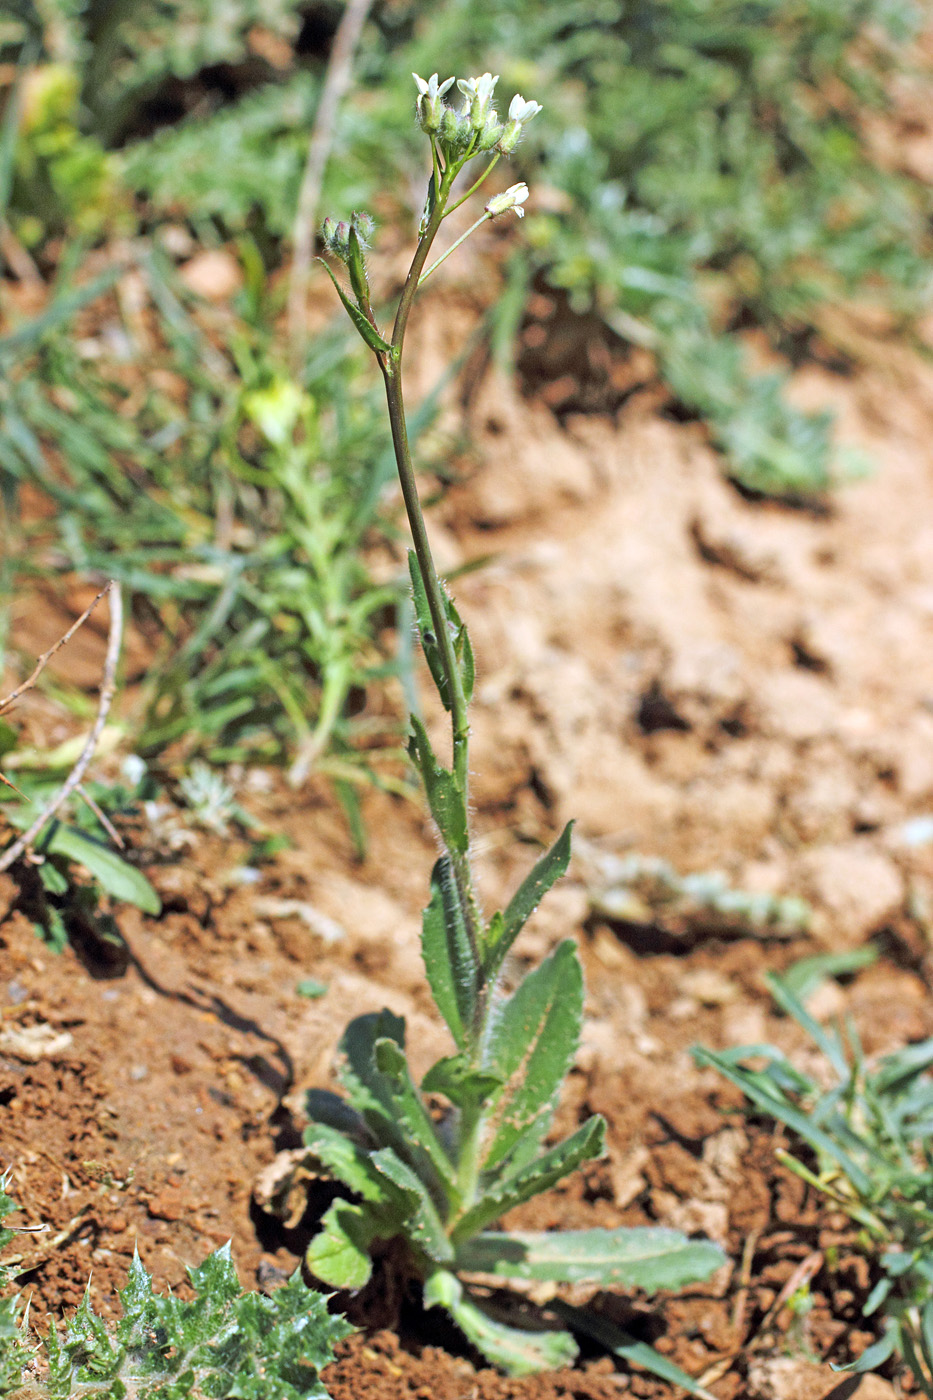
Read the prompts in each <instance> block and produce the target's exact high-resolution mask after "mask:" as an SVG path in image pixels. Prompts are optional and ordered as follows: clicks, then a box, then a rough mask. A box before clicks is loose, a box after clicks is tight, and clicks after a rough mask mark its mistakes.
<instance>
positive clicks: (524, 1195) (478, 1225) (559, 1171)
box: [451, 1114, 606, 1248]
mask: <svg viewBox="0 0 933 1400" xmlns="http://www.w3.org/2000/svg"><path fill="white" fill-rule="evenodd" d="M605 1145H606V1122H605V1119H604V1118H602V1117H600V1116H599V1115H598V1114H596V1115H594V1116H593V1117H592V1118H589V1119H587V1121H586V1122H585V1123H584V1124H583V1126H582V1127H581V1128H578V1129H577V1131H576V1132H575V1133H574V1134H573V1135H572V1136H571V1137H569V1138H565V1139H564V1141H563V1142H561V1143H558V1144H557V1146H556V1147H552V1148H551V1149H550V1151H548V1152H545V1153H543V1154H542V1155H541V1156H540V1157H539V1158H538V1159H537V1161H534V1162H532V1163H531V1165H530V1166H527V1167H523V1168H522V1170H521V1171H519V1172H515V1173H514V1175H512V1176H509V1177H506V1179H505V1180H504V1181H497V1182H496V1183H495V1184H494V1185H492V1186H488V1187H486V1188H484V1190H483V1195H482V1198H481V1199H480V1200H479V1201H478V1202H477V1203H476V1205H475V1206H473V1208H472V1209H471V1210H468V1211H467V1212H466V1214H465V1215H463V1216H462V1217H461V1218H460V1220H459V1221H458V1222H457V1226H456V1229H455V1230H454V1231H453V1232H452V1236H451V1238H452V1239H453V1241H454V1243H455V1244H456V1245H457V1246H458V1248H459V1245H460V1244H461V1243H462V1242H463V1241H464V1240H468V1239H470V1238H471V1237H472V1236H473V1235H475V1234H478V1233H479V1231H480V1230H483V1229H485V1227H486V1226H487V1225H491V1224H492V1223H493V1221H494V1220H498V1219H499V1216H500V1215H504V1214H505V1212H506V1211H507V1210H511V1209H512V1207H513V1206H520V1205H521V1204H522V1203H523V1202H524V1201H530V1200H531V1198H532V1196H537V1195H538V1194H539V1193H540V1192H541V1191H547V1190H549V1189H550V1187H552V1186H554V1185H555V1183H556V1182H558V1181H560V1180H561V1179H562V1178H563V1177H565V1176H568V1175H569V1174H570V1172H574V1171H576V1169H577V1167H579V1166H581V1165H582V1163H584V1162H588V1161H589V1160H590V1159H591V1158H593V1157H601V1156H602V1154H603V1152H604V1151H605Z"/></svg>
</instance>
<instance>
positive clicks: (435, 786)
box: [408, 715, 470, 855]
mask: <svg viewBox="0 0 933 1400" xmlns="http://www.w3.org/2000/svg"><path fill="white" fill-rule="evenodd" d="M411 727H412V734H411V737H410V739H409V744H408V752H409V754H410V755H411V760H412V762H413V763H414V765H415V767H416V768H417V769H418V771H419V772H420V774H421V778H422V781H423V783H424V790H425V793H426V795H427V799H428V806H429V807H430V809H431V816H432V817H433V818H434V820H435V822H436V823H437V827H438V830H439V831H440V833H441V837H442V839H443V841H444V844H445V846H447V848H448V850H453V851H457V852H458V853H459V854H460V855H465V854H466V852H467V848H468V846H469V843H470V838H469V830H468V826H467V809H466V802H465V801H464V797H463V793H462V792H461V791H460V789H459V787H458V786H457V781H456V779H455V777H454V775H453V773H451V772H450V771H449V770H448V769H446V768H441V766H440V765H439V763H438V761H437V759H436V758H435V756H434V750H433V749H432V747H431V741H430V739H429V738H428V732H427V730H426V729H425V727H424V725H423V724H422V722H421V720H420V719H418V717H417V715H412V716H411Z"/></svg>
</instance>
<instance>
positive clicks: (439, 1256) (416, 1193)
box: [372, 1147, 454, 1264]
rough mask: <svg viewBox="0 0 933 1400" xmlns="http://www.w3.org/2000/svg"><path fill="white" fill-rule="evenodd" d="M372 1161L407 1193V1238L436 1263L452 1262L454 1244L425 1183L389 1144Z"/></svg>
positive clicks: (405, 1229) (375, 1154) (397, 1187)
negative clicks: (449, 1238) (446, 1231)
mask: <svg viewBox="0 0 933 1400" xmlns="http://www.w3.org/2000/svg"><path fill="white" fill-rule="evenodd" d="M372 1161H373V1165H374V1166H375V1167H376V1169H377V1171H380V1172H382V1173H383V1175H384V1176H385V1177H386V1179H387V1180H388V1181H389V1182H390V1183H391V1184H392V1186H393V1187H395V1188H396V1189H397V1190H398V1191H402V1192H404V1193H405V1195H406V1198H407V1200H408V1203H409V1209H408V1214H407V1216H406V1219H405V1225H404V1234H405V1237H406V1239H408V1240H409V1241H410V1242H411V1243H412V1244H414V1245H415V1246H416V1247H417V1248H418V1249H420V1250H421V1251H422V1252H423V1253H424V1254H426V1255H427V1257H428V1258H429V1259H433V1260H434V1262H435V1263H437V1264H448V1263H450V1261H451V1260H452V1259H453V1256H454V1251H453V1246H452V1245H451V1243H450V1241H449V1240H448V1238H447V1236H446V1234H445V1233H444V1227H443V1225H442V1224H441V1220H440V1217H439V1215H438V1213H437V1207H436V1206H435V1204H434V1202H433V1201H432V1199H431V1196H430V1193H429V1192H428V1189H427V1186H426V1185H425V1183H424V1182H423V1181H422V1180H421V1178H420V1177H419V1176H418V1175H417V1173H415V1172H413V1171H412V1169H411V1167H409V1166H408V1165H407V1163H405V1162H403V1161H402V1159H401V1157H399V1156H398V1155H397V1154H396V1153H395V1152H393V1151H392V1149H391V1148H389V1147H386V1148H383V1150H382V1151H381V1152H374V1153H373V1156H372Z"/></svg>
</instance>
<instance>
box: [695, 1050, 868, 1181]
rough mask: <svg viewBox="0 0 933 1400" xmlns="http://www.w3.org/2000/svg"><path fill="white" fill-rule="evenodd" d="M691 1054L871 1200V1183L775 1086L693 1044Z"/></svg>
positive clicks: (830, 1139) (719, 1055) (850, 1159)
mask: <svg viewBox="0 0 933 1400" xmlns="http://www.w3.org/2000/svg"><path fill="white" fill-rule="evenodd" d="M691 1053H692V1055H693V1058H694V1059H695V1060H696V1062H697V1064H698V1065H711V1066H712V1067H713V1069H718V1070H719V1072H720V1074H723V1075H725V1077H726V1079H728V1080H730V1081H731V1082H732V1083H733V1084H735V1085H736V1086H737V1087H738V1088H739V1089H741V1090H742V1092H743V1093H744V1094H745V1095H746V1097H747V1098H749V1099H751V1101H752V1103H754V1104H755V1105H756V1106H757V1107H758V1108H760V1109H761V1110H762V1111H763V1112H764V1113H766V1114H768V1115H769V1117H771V1118H777V1119H778V1120H779V1122H781V1123H783V1124H784V1125H785V1127H787V1128H790V1129H791V1131H792V1132H795V1133H797V1134H798V1135H799V1136H800V1137H802V1138H803V1140H804V1142H808V1143H809V1144H810V1146H811V1147H812V1148H813V1149H814V1151H816V1152H819V1153H823V1154H825V1155H826V1156H827V1157H828V1158H829V1159H830V1161H833V1162H836V1163H837V1164H838V1165H839V1166H840V1167H841V1168H842V1170H843V1171H844V1172H845V1174H846V1175H847V1176H848V1178H849V1180H850V1181H851V1183H852V1185H853V1187H854V1188H855V1191H856V1193H857V1194H858V1195H859V1196H861V1197H862V1198H863V1199H871V1197H872V1195H873V1187H872V1183H871V1180H870V1178H869V1177H868V1176H867V1175H866V1174H865V1172H863V1171H862V1169H861V1167H860V1166H858V1164H857V1163H856V1162H854V1161H853V1160H852V1158H851V1157H850V1156H849V1154H848V1153H847V1152H844V1151H843V1149H842V1148H841V1147H840V1146H839V1144H838V1142H836V1141H835V1139H834V1138H832V1137H831V1136H830V1135H829V1133H826V1132H824V1131H823V1129H822V1128H819V1127H817V1126H816V1125H815V1124H814V1123H813V1122H812V1120H811V1119H810V1117H809V1115H808V1114H807V1113H805V1112H804V1111H803V1110H802V1109H799V1108H796V1107H795V1106H794V1105H793V1104H792V1103H789V1102H788V1100H787V1099H786V1098H785V1097H784V1095H783V1094H782V1093H781V1092H780V1091H779V1090H778V1089H777V1086H774V1087H772V1088H770V1090H765V1089H764V1088H762V1087H761V1085H760V1084H759V1082H758V1078H757V1077H756V1075H754V1074H753V1073H751V1072H750V1071H749V1070H746V1069H744V1068H743V1067H742V1066H741V1065H735V1064H733V1063H731V1061H730V1059H729V1056H728V1055H724V1054H719V1053H717V1052H716V1051H713V1050H707V1049H705V1048H704V1047H703V1046H702V1045H695V1046H694V1047H693V1049H692V1052H691Z"/></svg>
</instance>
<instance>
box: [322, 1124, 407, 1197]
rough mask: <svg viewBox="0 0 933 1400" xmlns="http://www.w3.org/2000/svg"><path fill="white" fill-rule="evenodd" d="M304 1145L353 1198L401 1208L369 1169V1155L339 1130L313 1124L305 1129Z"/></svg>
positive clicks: (385, 1185) (372, 1167)
mask: <svg viewBox="0 0 933 1400" xmlns="http://www.w3.org/2000/svg"><path fill="white" fill-rule="evenodd" d="M304 1141H305V1145H306V1147H307V1148H308V1151H309V1152H310V1153H311V1154H312V1156H314V1157H315V1158H316V1160H317V1161H318V1162H320V1164H321V1166H322V1167H325V1168H326V1169H327V1171H328V1172H329V1173H330V1175H331V1176H333V1177H334V1178H336V1180H337V1181H341V1182H343V1184H344V1186H346V1187H348V1188H349V1189H350V1190H351V1191H353V1192H355V1193H356V1195H358V1196H362V1197H363V1200H364V1201H371V1202H373V1203H375V1204H380V1205H381V1204H388V1205H391V1204H393V1203H396V1204H401V1203H400V1202H398V1201H397V1198H396V1197H395V1196H394V1195H393V1194H392V1192H391V1190H390V1189H389V1187H388V1186H387V1184H386V1181H385V1178H384V1177H383V1176H382V1175H381V1174H380V1173H379V1172H378V1171H377V1170H376V1169H375V1167H374V1166H373V1165H372V1154H371V1153H370V1152H368V1151H367V1150H366V1148H365V1147H360V1146H359V1144H358V1143H356V1142H354V1141H353V1140H352V1139H351V1138H349V1137H347V1136H346V1135H345V1134H344V1133H343V1132H341V1131H340V1129H338V1128H330V1127H327V1126H325V1125H324V1124H323V1123H312V1124H311V1125H310V1127H308V1128H305V1131H304Z"/></svg>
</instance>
